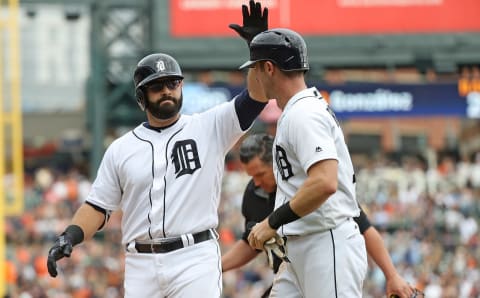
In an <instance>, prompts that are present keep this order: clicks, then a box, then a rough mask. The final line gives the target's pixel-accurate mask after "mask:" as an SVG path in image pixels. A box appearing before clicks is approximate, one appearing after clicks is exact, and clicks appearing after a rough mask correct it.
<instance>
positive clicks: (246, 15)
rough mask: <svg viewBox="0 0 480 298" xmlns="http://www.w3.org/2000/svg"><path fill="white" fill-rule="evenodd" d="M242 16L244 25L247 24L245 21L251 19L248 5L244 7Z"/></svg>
mask: <svg viewBox="0 0 480 298" xmlns="http://www.w3.org/2000/svg"><path fill="white" fill-rule="evenodd" d="M242 16H243V24H245V20H247V19H248V17H250V14H249V12H248V7H247V6H246V5H242Z"/></svg>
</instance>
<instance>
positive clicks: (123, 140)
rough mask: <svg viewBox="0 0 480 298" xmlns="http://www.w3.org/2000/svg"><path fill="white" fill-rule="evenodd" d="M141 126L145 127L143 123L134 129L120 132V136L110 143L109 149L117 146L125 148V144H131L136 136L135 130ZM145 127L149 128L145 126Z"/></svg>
mask: <svg viewBox="0 0 480 298" xmlns="http://www.w3.org/2000/svg"><path fill="white" fill-rule="evenodd" d="M140 127H143V124H141V125H139V126H137V127H136V128H134V129H130V130H126V131H122V132H120V136H119V137H117V138H116V139H115V140H113V141H112V142H111V143H110V145H109V146H108V149H110V150H112V149H116V148H125V146H131V144H132V140H133V139H135V138H136V137H135V133H134V131H135V130H136V129H138V128H140ZM140 129H141V128H140ZM143 129H147V128H145V127H143Z"/></svg>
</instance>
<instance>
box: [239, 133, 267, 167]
mask: <svg viewBox="0 0 480 298" xmlns="http://www.w3.org/2000/svg"><path fill="white" fill-rule="evenodd" d="M272 146H273V137H272V136H270V135H268V134H266V133H259V134H253V135H249V136H248V137H246V138H245V139H244V140H243V142H242V144H241V145H240V153H239V154H240V161H241V162H242V163H248V162H249V161H251V160H252V159H254V158H255V157H258V158H260V160H261V161H263V162H264V163H272V160H273V159H272Z"/></svg>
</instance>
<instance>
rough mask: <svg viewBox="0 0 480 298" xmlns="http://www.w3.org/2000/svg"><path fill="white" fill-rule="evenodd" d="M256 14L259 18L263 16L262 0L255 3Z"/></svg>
mask: <svg viewBox="0 0 480 298" xmlns="http://www.w3.org/2000/svg"><path fill="white" fill-rule="evenodd" d="M253 14H254V15H255V18H257V19H260V18H261V17H262V5H261V4H260V2H257V3H256V4H255V9H254V13H253Z"/></svg>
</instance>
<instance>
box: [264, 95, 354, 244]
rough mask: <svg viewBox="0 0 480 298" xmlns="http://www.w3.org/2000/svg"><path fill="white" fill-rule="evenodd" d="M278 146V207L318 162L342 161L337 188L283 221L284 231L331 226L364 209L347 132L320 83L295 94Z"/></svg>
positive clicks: (306, 231) (282, 121) (279, 125)
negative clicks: (309, 210) (304, 211)
mask: <svg viewBox="0 0 480 298" xmlns="http://www.w3.org/2000/svg"><path fill="white" fill-rule="evenodd" d="M272 150H273V154H274V155H273V156H274V159H275V162H274V163H273V164H274V172H275V179H276V181H277V185H278V188H277V195H276V198H275V208H278V207H279V206H281V205H283V204H285V203H286V202H287V201H289V200H290V199H291V198H292V197H293V196H294V195H295V193H296V192H297V190H298V189H299V188H300V186H301V185H302V184H303V183H304V181H305V179H306V178H307V170H308V169H309V167H310V166H312V165H313V164H314V163H316V162H318V161H321V160H325V159H336V160H337V161H338V189H337V192H336V193H334V194H333V195H332V196H330V197H329V198H328V199H327V201H326V202H325V203H323V204H322V206H320V208H318V209H317V210H315V211H314V212H312V213H310V214H308V215H306V216H304V217H302V218H300V219H298V220H296V221H293V222H291V223H289V224H287V225H284V226H282V227H281V228H280V232H281V233H282V234H284V235H303V234H309V233H313V232H322V231H326V230H328V229H331V228H335V227H336V226H337V225H338V224H340V223H342V222H343V221H345V220H346V219H347V218H349V217H356V216H358V215H359V214H360V210H359V208H358V205H357V201H356V197H355V178H354V170H353V165H352V161H351V159H350V155H349V152H348V148H347V146H346V144H345V139H344V135H343V132H342V130H341V128H340V125H339V123H338V121H337V119H336V118H335V115H334V114H333V112H332V111H331V109H330V108H329V106H328V104H327V102H326V101H325V100H324V99H323V98H322V97H321V95H320V92H318V90H317V89H316V88H309V89H305V90H303V91H301V92H299V93H297V94H296V95H295V96H294V97H292V98H291V99H290V100H289V102H288V103H287V105H286V106H285V108H284V110H283V112H282V115H281V116H280V119H279V120H278V123H277V134H276V137H275V141H274V144H273V149H272Z"/></svg>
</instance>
